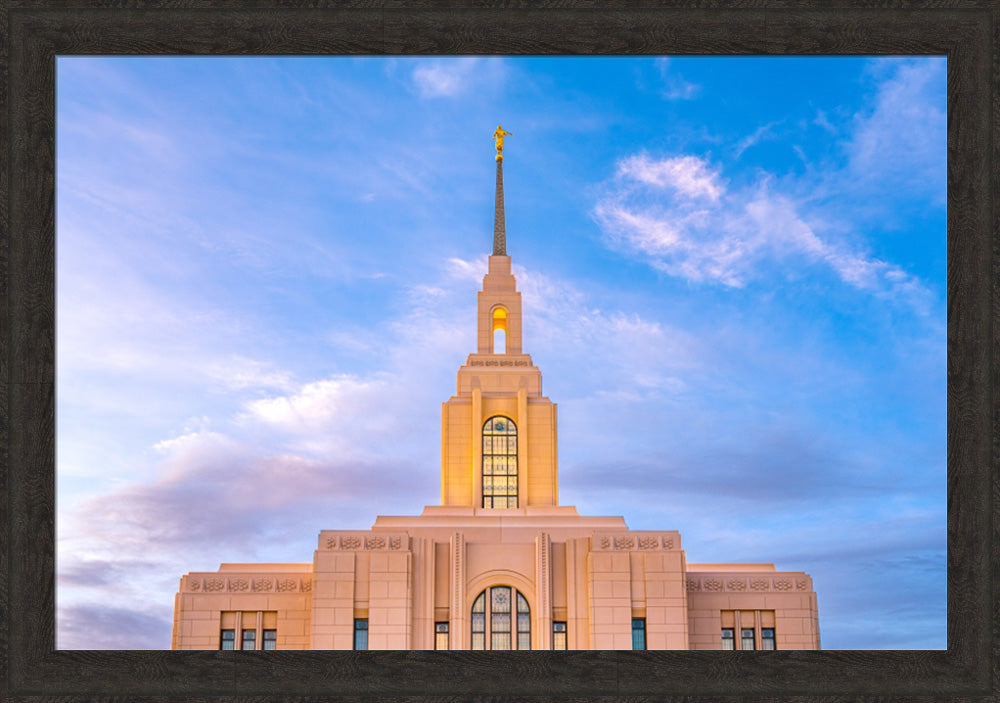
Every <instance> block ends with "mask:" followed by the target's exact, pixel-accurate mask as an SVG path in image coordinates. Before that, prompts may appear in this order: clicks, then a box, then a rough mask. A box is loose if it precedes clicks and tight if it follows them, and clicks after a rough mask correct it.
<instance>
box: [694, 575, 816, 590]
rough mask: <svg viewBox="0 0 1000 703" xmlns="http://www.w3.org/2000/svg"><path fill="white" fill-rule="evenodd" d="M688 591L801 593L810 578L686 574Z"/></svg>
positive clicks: (810, 580) (810, 586)
mask: <svg viewBox="0 0 1000 703" xmlns="http://www.w3.org/2000/svg"><path fill="white" fill-rule="evenodd" d="M687 590H688V593H803V592H810V591H812V579H810V578H808V577H805V576H803V575H801V574H732V573H730V574H726V573H718V574H688V575H687Z"/></svg>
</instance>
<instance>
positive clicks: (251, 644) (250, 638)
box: [240, 630, 257, 651]
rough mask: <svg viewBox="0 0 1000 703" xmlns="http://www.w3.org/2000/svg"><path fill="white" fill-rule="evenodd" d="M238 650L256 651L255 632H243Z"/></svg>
mask: <svg viewBox="0 0 1000 703" xmlns="http://www.w3.org/2000/svg"><path fill="white" fill-rule="evenodd" d="M240 649H244V650H251V651H252V650H254V649H257V630H243V645H242V646H241V647H240Z"/></svg>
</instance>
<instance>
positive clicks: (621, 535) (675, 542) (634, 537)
mask: <svg viewBox="0 0 1000 703" xmlns="http://www.w3.org/2000/svg"><path fill="white" fill-rule="evenodd" d="M679 546H680V539H679V538H678V536H677V533H676V532H660V533H649V532H615V533H607V534H605V533H596V534H594V539H593V541H592V546H591V551H594V552H611V551H652V550H676V549H678V548H679Z"/></svg>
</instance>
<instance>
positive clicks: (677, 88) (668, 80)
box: [656, 56, 701, 100]
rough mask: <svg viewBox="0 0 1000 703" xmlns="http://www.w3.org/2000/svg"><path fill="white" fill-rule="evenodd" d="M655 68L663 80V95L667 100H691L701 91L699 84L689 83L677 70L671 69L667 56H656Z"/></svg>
mask: <svg viewBox="0 0 1000 703" xmlns="http://www.w3.org/2000/svg"><path fill="white" fill-rule="evenodd" d="M656 68H657V70H659V72H660V78H661V79H662V80H663V97H664V98H666V99H667V100H691V99H692V98H696V97H697V96H698V94H699V93H701V86H699V85H695V84H694V83H689V82H688V81H686V80H684V78H683V77H681V75H680V74H678V73H677V71H675V70H673V69H671V67H670V58H669V57H666V56H660V57H658V58H657V59H656Z"/></svg>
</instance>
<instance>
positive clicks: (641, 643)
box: [632, 618, 646, 649]
mask: <svg viewBox="0 0 1000 703" xmlns="http://www.w3.org/2000/svg"><path fill="white" fill-rule="evenodd" d="M645 648H646V618H632V649H645Z"/></svg>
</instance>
